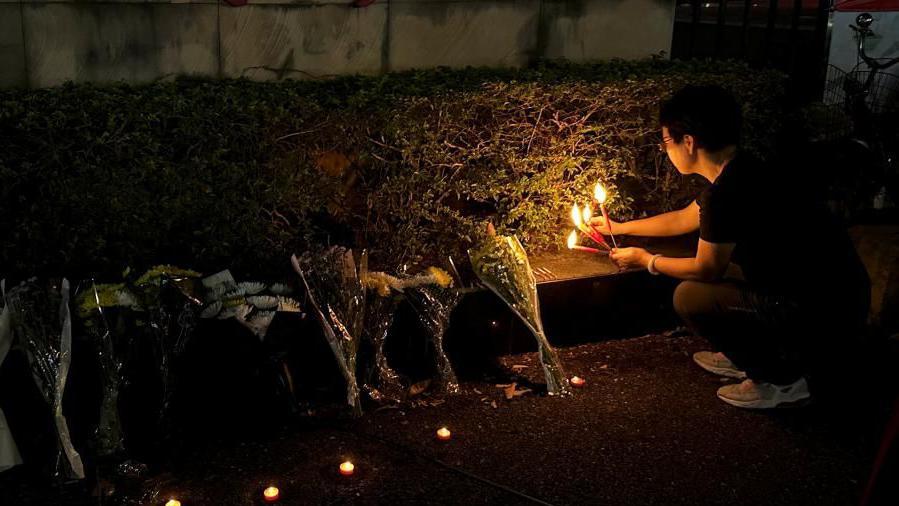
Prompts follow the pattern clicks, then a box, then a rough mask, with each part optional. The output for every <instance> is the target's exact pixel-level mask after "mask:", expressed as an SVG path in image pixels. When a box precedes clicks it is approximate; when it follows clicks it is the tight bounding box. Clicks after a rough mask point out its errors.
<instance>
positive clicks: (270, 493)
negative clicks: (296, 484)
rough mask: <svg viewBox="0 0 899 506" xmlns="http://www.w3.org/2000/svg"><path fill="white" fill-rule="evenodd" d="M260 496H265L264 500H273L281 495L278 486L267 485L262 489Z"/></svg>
mask: <svg viewBox="0 0 899 506" xmlns="http://www.w3.org/2000/svg"><path fill="white" fill-rule="evenodd" d="M262 497H264V498H265V502H275V501H277V500H278V498H280V497H281V491H280V490H278V487H268V488H266V489H265V490H263V491H262Z"/></svg>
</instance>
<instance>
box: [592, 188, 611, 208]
mask: <svg viewBox="0 0 899 506" xmlns="http://www.w3.org/2000/svg"><path fill="white" fill-rule="evenodd" d="M607 197H608V195H607V194H606V188H605V187H604V186H603V185H602V183H596V186H595V187H593V198H595V199H596V201H597V202H599V203H600V204H605V203H606V198H607Z"/></svg>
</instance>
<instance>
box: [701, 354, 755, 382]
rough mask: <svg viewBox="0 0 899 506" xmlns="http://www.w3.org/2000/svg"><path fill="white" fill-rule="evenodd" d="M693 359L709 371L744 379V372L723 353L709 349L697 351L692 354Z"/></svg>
mask: <svg viewBox="0 0 899 506" xmlns="http://www.w3.org/2000/svg"><path fill="white" fill-rule="evenodd" d="M693 361H694V362H696V364H697V365H698V366H699V367H702V368H703V369H705V370H706V371H708V372H710V373H714V374H717V375H718V376H727V377H728V378H736V379H746V373H745V372H743V371H741V370H739V369H737V368H736V366H734V363H733V362H731V361H730V359H729V358H727V357H725V356H724V354H723V353H714V352H711V351H697V352H696V353H694V354H693Z"/></svg>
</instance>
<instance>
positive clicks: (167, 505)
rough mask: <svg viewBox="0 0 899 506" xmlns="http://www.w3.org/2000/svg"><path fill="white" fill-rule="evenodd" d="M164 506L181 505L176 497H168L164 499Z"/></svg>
mask: <svg viewBox="0 0 899 506" xmlns="http://www.w3.org/2000/svg"><path fill="white" fill-rule="evenodd" d="M165 506H181V501H179V500H178V499H169V500H168V501H166V503H165Z"/></svg>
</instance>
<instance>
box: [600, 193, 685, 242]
mask: <svg viewBox="0 0 899 506" xmlns="http://www.w3.org/2000/svg"><path fill="white" fill-rule="evenodd" d="M590 223H591V224H592V225H593V228H595V229H596V230H598V231H599V232H600V233H602V234H605V235H609V228H608V227H607V226H606V223H605V220H604V219H603V217H602V216H598V217H596V218H593V219H592V220H591V221H590ZM697 229H699V204H697V203H696V202H695V201H694V202H691V203H690V205H688V206H687V207H685V208H683V209H679V210H677V211H671V212H667V213H663V214H659V215H656V216H652V217H649V218H643V219H641V220H633V221H626V222H624V223H617V222H615V221H614V220H612V233H615V234H619V235H639V236H644V237H669V236H674V235H682V234H687V233H690V232H694V231H696V230H697Z"/></svg>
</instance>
